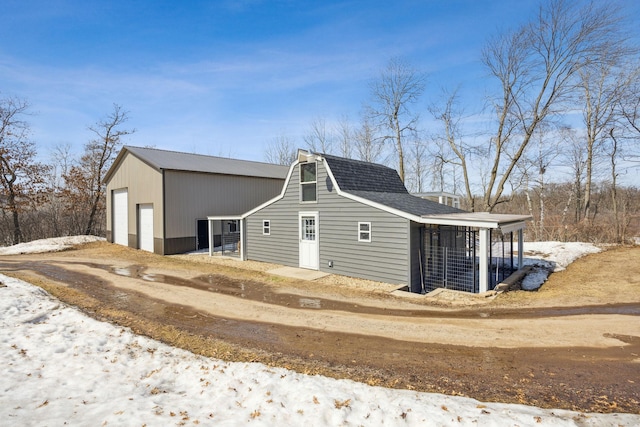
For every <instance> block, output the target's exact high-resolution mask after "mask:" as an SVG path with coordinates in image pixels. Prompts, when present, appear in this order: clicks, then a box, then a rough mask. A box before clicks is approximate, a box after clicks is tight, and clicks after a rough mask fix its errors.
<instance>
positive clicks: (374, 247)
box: [246, 162, 410, 284]
mask: <svg viewBox="0 0 640 427" xmlns="http://www.w3.org/2000/svg"><path fill="white" fill-rule="evenodd" d="M317 182H318V184H317V188H318V200H317V203H300V202H299V190H298V183H299V168H298V165H296V166H295V169H294V171H293V173H292V176H291V180H290V181H289V185H288V187H287V189H286V191H285V194H284V197H283V198H282V199H281V200H279V201H277V202H275V203H273V204H271V205H269V206H267V207H265V208H264V209H262V210H260V211H258V212H256V213H254V214H253V215H251V216H249V217H248V218H247V222H246V224H247V247H246V256H247V258H248V259H254V260H259V261H266V262H273V263H278V264H283V265H289V266H298V265H299V261H298V259H299V247H298V245H299V238H298V213H299V212H318V223H319V224H318V235H319V251H320V265H319V269H320V271H326V272H329V273H336V274H342V275H346V276H351V277H359V278H364V279H370V280H377V281H383V282H388V283H394V284H408V282H409V280H410V278H409V275H410V269H409V221H408V220H406V219H404V218H400V217H398V216H395V215H393V214H390V213H388V212H385V211H382V210H380V209H376V208H373V207H370V206H368V205H365V204H363V203H360V202H356V201H354V200H351V199H347V198H345V197H342V196H339V195H338V194H337V192H336V190H335V188H333V187H332V186H331V185H328V184H329V183H330V181H329V178H328V175H327V172H326V169H325V167H324V163H322V162H318V181H317ZM263 220H270V221H271V235H270V236H263V235H262V221H263ZM358 222H371V233H372V235H371V236H372V238H371V240H372V241H371V242H358ZM329 261H333V268H330V267H329V266H328V264H329Z"/></svg>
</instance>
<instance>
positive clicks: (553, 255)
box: [522, 242, 601, 291]
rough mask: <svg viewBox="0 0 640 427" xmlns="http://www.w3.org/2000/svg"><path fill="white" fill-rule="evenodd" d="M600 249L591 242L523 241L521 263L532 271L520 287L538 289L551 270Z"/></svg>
mask: <svg viewBox="0 0 640 427" xmlns="http://www.w3.org/2000/svg"><path fill="white" fill-rule="evenodd" d="M600 250H601V249H600V248H599V247H597V246H595V245H593V244H592V243H580V242H525V243H524V254H523V255H524V259H523V263H522V264H523V266H524V265H530V266H532V267H533V271H532V272H531V273H529V274H528V275H527V277H525V278H524V280H523V281H522V288H523V289H525V290H529V291H531V290H535V289H538V288H539V287H540V286H542V284H543V283H544V282H545V281H546V280H547V277H548V276H549V274H551V273H552V272H558V271H562V270H564V269H565V268H567V266H568V265H569V264H571V263H572V262H573V261H575V260H577V259H578V258H580V257H583V256H585V255H587V254H593V253H596V252H600Z"/></svg>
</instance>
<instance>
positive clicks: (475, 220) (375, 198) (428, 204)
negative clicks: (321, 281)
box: [209, 150, 531, 232]
mask: <svg viewBox="0 0 640 427" xmlns="http://www.w3.org/2000/svg"><path fill="white" fill-rule="evenodd" d="M310 161H322V162H324V163H325V165H326V170H327V173H328V175H329V178H330V180H331V185H333V186H335V187H336V191H337V193H338V194H339V195H341V196H343V197H346V198H348V199H351V200H355V201H358V202H360V203H364V204H365V205H368V206H371V207H374V208H376V209H381V210H383V211H386V212H389V213H392V214H394V215H397V216H400V217H402V218H406V219H408V220H410V221H414V222H417V223H421V224H437V225H452V226H463V227H481V228H500V229H501V230H502V231H503V232H508V231H514V230H519V229H522V228H524V227H525V222H526V221H528V220H530V219H531V216H530V215H503V214H492V213H487V212H466V211H463V210H461V209H458V208H454V207H452V206H448V205H444V204H440V203H437V202H434V201H432V200H427V199H423V198H421V197H418V196H414V195H412V194H409V192H408V191H407V189H406V188H405V186H404V183H403V182H402V180H401V179H400V176H398V173H397V172H396V171H395V170H394V169H391V168H389V167H387V166H384V165H380V164H376V163H369V162H363V161H360V160H353V159H346V158H342V157H337V156H333V155H330V154H317V153H311V152H306V151H304V150H298V159H297V160H296V161H295V162H294V163H293V164H292V165H291V167H290V168H289V173H288V175H287V179H286V180H285V183H284V186H283V188H282V193H280V195H279V196H277V197H275V198H273V199H271V200H269V201H268V202H265V203H263V204H262V205H260V206H258V207H256V208H254V209H252V210H250V211H249V212H246V213H244V214H243V215H239V216H237V217H234V218H235V219H242V218H246V217H247V216H249V215H252V214H254V213H255V212H257V211H259V210H261V209H263V208H265V207H266V206H269V205H270V204H272V203H275V202H277V201H278V200H280V199H282V198H283V197H284V194H285V191H286V189H287V186H288V185H289V181H290V179H291V174H292V173H293V170H294V168H295V167H296V165H298V164H299V163H304V162H310ZM209 219H219V218H218V217H209Z"/></svg>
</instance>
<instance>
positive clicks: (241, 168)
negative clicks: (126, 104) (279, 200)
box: [123, 146, 289, 179]
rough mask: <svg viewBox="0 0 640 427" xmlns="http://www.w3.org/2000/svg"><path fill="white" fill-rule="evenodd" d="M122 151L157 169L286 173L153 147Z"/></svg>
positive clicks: (275, 167) (265, 165)
mask: <svg viewBox="0 0 640 427" xmlns="http://www.w3.org/2000/svg"><path fill="white" fill-rule="evenodd" d="M123 150H127V151H129V152H131V153H132V154H134V155H135V156H136V157H138V158H140V159H141V160H142V161H144V162H146V163H147V164H149V165H150V166H152V167H154V168H156V169H165V170H177V171H189V172H205V173H218V174H224V175H242V176H255V177H264V178H277V179H284V178H285V177H286V176H287V172H288V170H289V168H288V167H286V166H280V165H274V164H270V163H262V162H253V161H249V160H236V159H229V158H226V157H214V156H205V155H201V154H190V153H180V152H177V151H167V150H158V149H156V148H142V147H132V146H125V147H124V148H123Z"/></svg>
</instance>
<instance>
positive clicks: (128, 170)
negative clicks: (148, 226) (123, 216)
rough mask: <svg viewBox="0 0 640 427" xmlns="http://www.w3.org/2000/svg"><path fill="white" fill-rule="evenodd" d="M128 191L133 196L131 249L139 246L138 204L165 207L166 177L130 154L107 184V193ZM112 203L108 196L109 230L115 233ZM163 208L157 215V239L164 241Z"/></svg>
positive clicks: (129, 204) (155, 224)
mask: <svg viewBox="0 0 640 427" xmlns="http://www.w3.org/2000/svg"><path fill="white" fill-rule="evenodd" d="M119 188H127V189H128V193H129V196H128V197H129V200H128V208H127V211H128V212H127V217H128V229H129V246H132V247H135V246H136V243H132V242H137V241H138V238H137V231H136V230H137V223H136V221H137V205H139V204H143V203H151V204H153V205H154V206H162V175H161V173H160V172H158V171H157V170H156V169H154V168H152V167H150V166H149V165H147V164H146V163H144V162H142V161H141V160H140V159H138V158H137V157H135V156H134V155H132V154H130V153H127V155H126V156H125V157H124V159H123V160H122V162H121V163H120V165H119V167H118V169H117V170H116V171H115V173H114V174H113V175H112V176H111V179H110V180H109V182H108V183H107V194H111V191H112V190H115V189H119ZM112 209H113V206H112V200H111V197H107V231H108V232H110V231H112V230H113V225H112V224H111V221H112V215H111V212H112ZM161 212H162V210H161V209H156V211H155V212H154V215H155V218H154V233H153V234H154V237H157V238H162V228H161V224H162V222H163V218H162V214H161Z"/></svg>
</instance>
